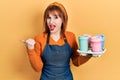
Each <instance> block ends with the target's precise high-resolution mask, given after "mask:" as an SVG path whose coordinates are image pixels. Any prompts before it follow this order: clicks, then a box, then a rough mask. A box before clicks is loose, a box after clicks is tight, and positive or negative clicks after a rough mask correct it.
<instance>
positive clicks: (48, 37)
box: [46, 33, 67, 44]
mask: <svg viewBox="0 0 120 80" xmlns="http://www.w3.org/2000/svg"><path fill="white" fill-rule="evenodd" d="M49 39H50V33H48V35H47V40H46V43H47V44H49ZM63 39H64V42H65V43H67V39H66V36H65V34H63Z"/></svg>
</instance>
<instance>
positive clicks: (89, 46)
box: [83, 34, 92, 49]
mask: <svg viewBox="0 0 120 80" xmlns="http://www.w3.org/2000/svg"><path fill="white" fill-rule="evenodd" d="M83 36H88V48H89V49H90V48H91V45H90V38H91V37H92V35H90V34H83Z"/></svg>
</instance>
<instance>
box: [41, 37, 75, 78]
mask: <svg viewBox="0 0 120 80" xmlns="http://www.w3.org/2000/svg"><path fill="white" fill-rule="evenodd" d="M64 41H65V44H63V45H62V46H58V45H50V44H49V35H48V37H47V42H46V46H45V49H44V51H43V54H42V60H43V63H44V65H43V69H42V74H41V78H40V80H73V76H72V73H71V70H70V57H71V54H72V49H71V47H70V46H69V44H68V43H67V40H66V37H65V36H64Z"/></svg>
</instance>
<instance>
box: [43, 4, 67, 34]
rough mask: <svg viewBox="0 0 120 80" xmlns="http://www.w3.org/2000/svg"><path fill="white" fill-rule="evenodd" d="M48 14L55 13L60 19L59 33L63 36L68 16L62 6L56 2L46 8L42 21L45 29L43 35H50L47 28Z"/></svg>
mask: <svg viewBox="0 0 120 80" xmlns="http://www.w3.org/2000/svg"><path fill="white" fill-rule="evenodd" d="M49 12H57V13H58V15H59V16H60V18H61V19H62V22H63V23H62V26H61V33H62V34H63V33H64V32H65V30H66V26H67V21H68V15H67V12H66V10H65V8H64V6H63V5H62V4H60V3H58V2H54V3H52V4H50V5H49V6H48V7H47V8H46V10H45V12H44V21H43V26H44V27H45V31H44V33H50V30H49V28H48V26H47V17H48V16H49Z"/></svg>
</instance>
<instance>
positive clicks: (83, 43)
mask: <svg viewBox="0 0 120 80" xmlns="http://www.w3.org/2000/svg"><path fill="white" fill-rule="evenodd" d="M88 38H89V37H88V36H80V37H78V41H79V46H80V51H85V52H86V51H88Z"/></svg>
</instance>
